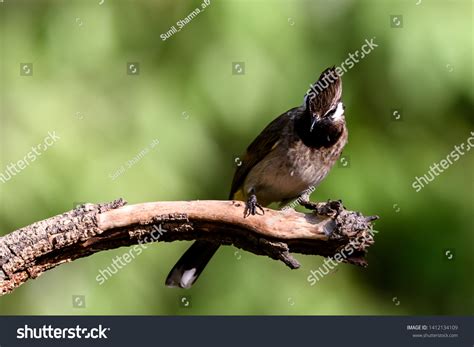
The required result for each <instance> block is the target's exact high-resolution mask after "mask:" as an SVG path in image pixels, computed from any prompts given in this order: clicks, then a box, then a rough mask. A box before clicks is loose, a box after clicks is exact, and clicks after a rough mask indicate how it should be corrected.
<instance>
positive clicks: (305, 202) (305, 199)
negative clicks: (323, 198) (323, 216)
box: [298, 193, 319, 211]
mask: <svg viewBox="0 0 474 347" xmlns="http://www.w3.org/2000/svg"><path fill="white" fill-rule="evenodd" d="M298 201H299V203H300V205H301V206H303V207H304V208H306V209H308V210H311V211H318V208H319V204H318V203H316V202H312V201H310V200H309V193H304V194H303V195H301V196H300V198H299V200H298Z"/></svg>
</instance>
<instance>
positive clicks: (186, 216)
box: [0, 199, 378, 295]
mask: <svg viewBox="0 0 474 347" xmlns="http://www.w3.org/2000/svg"><path fill="white" fill-rule="evenodd" d="M125 204H126V202H125V201H124V200H122V199H118V200H115V201H113V202H110V203H105V204H84V205H82V206H79V207H78V208H76V209H74V210H72V211H69V212H66V213H63V214H61V215H58V216H55V217H52V218H49V219H46V220H43V221H40V222H36V223H34V224H31V225H29V226H27V227H24V228H22V229H19V230H17V231H14V232H12V233H10V234H8V235H6V236H3V237H0V295H3V294H6V293H9V292H11V291H13V290H14V289H15V288H17V287H19V286H20V285H21V284H23V283H24V282H26V281H27V280H28V279H30V278H33V279H34V278H36V277H38V276H39V275H41V274H42V273H43V272H45V271H47V270H49V269H52V268H54V267H56V266H58V265H60V264H63V263H66V262H70V261H73V260H75V259H77V258H82V257H86V256H88V255H91V254H93V253H96V252H100V251H103V250H109V249H114V248H118V247H122V246H130V245H134V244H142V243H146V242H154V241H165V242H172V241H177V240H198V239H200V240H204V239H205V240H209V241H212V242H216V243H219V244H223V245H231V244H232V245H234V246H236V247H238V248H242V249H244V250H246V251H249V252H252V253H254V254H257V255H267V256H269V257H271V258H272V259H276V260H281V261H282V262H284V263H285V264H286V265H287V266H289V267H290V268H292V269H295V268H298V267H299V263H298V262H297V261H296V259H294V258H293V257H292V256H291V255H290V252H291V253H303V254H314V255H321V256H324V257H333V256H335V255H336V253H338V252H340V251H341V249H343V248H344V247H349V246H350V247H352V250H353V251H352V252H350V255H347V257H344V259H343V261H345V262H348V263H352V264H356V265H361V266H366V265H367V263H366V261H365V259H364V257H365V254H366V251H367V248H368V247H369V246H370V245H371V244H373V242H374V241H373V237H372V236H373V235H372V232H371V228H372V225H371V222H372V221H373V220H375V219H377V218H378V217H376V216H374V217H364V216H362V215H361V214H360V213H358V212H352V211H348V210H346V209H345V208H344V207H343V206H342V204H341V203H340V202H338V201H329V202H327V203H318V204H314V206H313V209H314V211H313V212H312V213H308V214H304V213H300V212H296V211H294V210H293V209H289V210H286V211H276V210H271V209H265V214H264V215H255V216H249V217H247V218H243V212H244V207H245V204H244V203H243V202H241V201H170V202H150V203H143V204H137V205H130V206H125ZM348 253H349V252H348Z"/></svg>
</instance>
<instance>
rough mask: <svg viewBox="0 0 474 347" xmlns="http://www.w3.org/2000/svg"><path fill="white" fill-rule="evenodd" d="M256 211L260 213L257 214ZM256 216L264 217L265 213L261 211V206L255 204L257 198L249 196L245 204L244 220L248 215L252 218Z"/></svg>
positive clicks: (253, 195)
mask: <svg viewBox="0 0 474 347" xmlns="http://www.w3.org/2000/svg"><path fill="white" fill-rule="evenodd" d="M258 210H260V211H261V212H262V213H258ZM256 214H259V215H264V214H265V211H264V210H263V207H262V205H260V204H259V203H258V202H257V196H256V195H255V194H252V195H250V196H249V198H248V200H247V203H246V204H245V211H244V218H247V217H248V216H250V215H252V216H254V215H256Z"/></svg>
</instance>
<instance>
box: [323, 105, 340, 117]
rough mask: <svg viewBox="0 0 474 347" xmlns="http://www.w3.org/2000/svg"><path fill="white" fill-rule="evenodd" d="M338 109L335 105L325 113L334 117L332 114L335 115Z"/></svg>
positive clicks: (326, 115)
mask: <svg viewBox="0 0 474 347" xmlns="http://www.w3.org/2000/svg"><path fill="white" fill-rule="evenodd" d="M336 109H337V107H334V108H332V109H330V110H329V111H327V112H326V114H325V115H324V117H332V116H334V112H336Z"/></svg>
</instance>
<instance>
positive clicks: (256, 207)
mask: <svg viewBox="0 0 474 347" xmlns="http://www.w3.org/2000/svg"><path fill="white" fill-rule="evenodd" d="M341 76H342V75H339V74H338V73H337V69H336V68H335V67H329V68H327V69H325V70H324V71H323V72H322V73H321V75H320V76H319V78H318V80H317V81H316V82H315V83H314V84H313V85H311V88H310V89H308V91H307V92H306V94H305V98H304V101H303V103H302V105H301V106H299V107H294V108H292V109H290V110H288V111H287V112H285V113H283V114H282V115H280V116H279V117H277V118H276V119H274V120H273V121H272V122H271V123H269V124H268V125H267V126H266V127H265V128H264V129H263V131H262V132H261V133H260V134H259V135H258V136H257V137H256V138H255V140H254V141H253V142H252V143H251V144H250V145H249V146H248V148H247V151H246V152H245V155H243V156H242V158H241V163H239V164H240V165H239V166H238V167H237V169H236V171H235V174H234V177H233V180H232V185H231V189H230V194H229V199H230V200H241V201H245V202H246V204H245V210H244V213H243V218H246V217H248V216H249V215H256V214H264V210H263V207H264V206H265V207H266V206H268V205H270V204H271V203H275V202H276V203H280V206H282V205H285V204H286V203H288V202H290V201H292V200H295V199H298V201H299V203H300V204H301V205H303V206H305V207H311V206H314V203H312V202H311V201H310V200H309V194H310V193H311V192H312V191H314V188H315V187H316V186H318V185H319V183H320V182H321V181H322V180H323V179H324V178H325V177H326V176H327V174H328V173H329V171H330V169H331V168H332V167H333V165H334V164H335V163H336V162H337V160H338V158H339V157H340V155H341V153H342V150H343V148H344V146H345V145H346V143H347V140H348V130H347V126H346V122H345V106H344V104H343V102H342V100H341V98H342V81H341ZM219 246H220V245H219V244H218V243H213V242H211V241H208V240H197V241H195V242H194V243H193V244H192V245H191V246H190V247H189V248H188V250H187V251H186V252H185V253H184V254H183V255H182V257H181V258H180V259H179V260H178V262H177V263H176V265H175V266H174V267H173V268H172V269H171V271H170V273H169V274H168V277H167V279H166V282H165V283H166V285H167V286H168V287H179V288H190V287H191V286H192V285H193V284H194V283H195V282H196V280H197V279H198V277H199V275H200V274H201V272H202V271H203V270H204V268H205V267H206V265H207V264H208V262H209V260H210V259H211V258H212V256H213V255H214V254H215V253H216V251H217V250H218V248H219Z"/></svg>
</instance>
